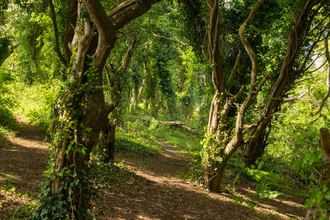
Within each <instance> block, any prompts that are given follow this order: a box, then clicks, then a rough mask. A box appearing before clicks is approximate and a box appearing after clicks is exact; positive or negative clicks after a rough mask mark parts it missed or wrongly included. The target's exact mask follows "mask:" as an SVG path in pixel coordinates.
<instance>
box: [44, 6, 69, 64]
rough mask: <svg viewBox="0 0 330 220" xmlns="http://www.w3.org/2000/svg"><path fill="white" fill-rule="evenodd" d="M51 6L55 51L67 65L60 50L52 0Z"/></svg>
mask: <svg viewBox="0 0 330 220" xmlns="http://www.w3.org/2000/svg"><path fill="white" fill-rule="evenodd" d="M48 2H49V6H50V11H51V14H52V21H53V26H54V33H55V51H56V53H57V56H58V57H59V58H60V60H61V62H62V63H63V65H64V66H67V61H66V60H65V58H64V57H63V55H62V53H61V50H60V44H59V40H58V29H57V22H56V14H55V9H54V5H53V1H52V0H48Z"/></svg>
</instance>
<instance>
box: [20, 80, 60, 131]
mask: <svg viewBox="0 0 330 220" xmlns="http://www.w3.org/2000/svg"><path fill="white" fill-rule="evenodd" d="M14 90H15V93H16V94H15V95H16V98H17V100H19V105H17V107H16V111H17V113H18V114H20V115H22V116H24V117H26V118H27V119H28V121H29V122H30V123H34V124H36V125H38V127H40V128H41V129H42V130H45V131H47V130H48V129H49V126H50V123H51V120H52V110H51V109H52V106H53V104H54V102H55V99H56V98H57V96H58V95H57V94H58V90H59V82H58V81H56V80H54V81H53V83H49V84H32V85H31V86H26V84H25V83H17V84H16V85H15V87H14Z"/></svg>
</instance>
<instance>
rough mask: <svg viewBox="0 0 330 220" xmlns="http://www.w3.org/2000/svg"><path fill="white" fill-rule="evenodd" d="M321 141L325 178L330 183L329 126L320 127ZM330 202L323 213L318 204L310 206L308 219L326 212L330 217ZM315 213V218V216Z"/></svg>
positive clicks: (317, 218)
mask: <svg viewBox="0 0 330 220" xmlns="http://www.w3.org/2000/svg"><path fill="white" fill-rule="evenodd" d="M320 141H321V149H322V152H323V157H322V160H323V164H324V167H325V176H324V179H325V180H326V183H327V184H329V179H330V136H329V130H328V129H327V128H321V129H320ZM327 206H329V203H328V204H327V205H326V212H325V213H321V212H320V211H319V210H318V206H317V204H315V205H313V206H312V207H310V209H309V210H308V211H307V214H306V220H320V219H321V216H322V214H325V215H326V216H327V217H328V218H327V219H329V218H330V213H329V211H328V207H327ZM314 215H315V218H314Z"/></svg>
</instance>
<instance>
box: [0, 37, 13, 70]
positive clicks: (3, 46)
mask: <svg viewBox="0 0 330 220" xmlns="http://www.w3.org/2000/svg"><path fill="white" fill-rule="evenodd" d="M10 43H11V41H10V39H9V38H8V37H5V36H0V64H2V63H3V62H4V61H5V60H6V59H7V57H8V56H9V54H10V53H9V46H10Z"/></svg>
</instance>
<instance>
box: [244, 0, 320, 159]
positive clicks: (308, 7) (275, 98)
mask: <svg viewBox="0 0 330 220" xmlns="http://www.w3.org/2000/svg"><path fill="white" fill-rule="evenodd" d="M319 2H320V1H318V0H312V1H303V2H302V3H301V5H300V8H299V9H297V13H296V17H295V18H294V25H293V29H292V31H291V33H290V36H289V37H288V46H287V50H286V55H285V58H284V60H283V63H282V68H281V70H280V73H279V76H278V79H277V81H276V83H275V85H274V86H273V87H272V90H271V93H270V95H269V98H268V100H267V103H266V105H265V108H264V110H263V112H262V113H261V115H260V117H259V118H258V120H257V122H256V123H255V125H256V126H254V128H253V129H252V130H251V131H250V132H249V133H250V135H249V137H248V142H249V144H248V149H247V151H246V154H245V160H246V161H248V165H251V164H254V163H255V162H256V159H257V158H259V157H261V156H262V154H263V152H264V148H265V147H266V146H265V140H263V133H264V132H265V130H266V128H267V126H269V123H271V119H272V118H273V114H274V113H275V112H277V111H278V110H279V108H280V106H281V104H282V100H283V97H284V96H285V94H286V93H287V92H288V90H289V89H290V88H291V86H292V84H293V83H294V80H295V79H296V78H297V76H298V75H299V71H298V72H294V71H293V66H294V64H295V62H296V58H297V57H298V55H299V54H298V52H299V51H300V50H301V47H302V45H303V42H304V40H305V38H306V36H307V34H306V33H308V32H309V30H310V28H311V23H312V21H313V18H314V16H316V14H317V13H315V12H313V11H312V8H313V7H314V6H315V5H316V4H318V3H319ZM311 12H312V13H311ZM310 15H311V16H310ZM311 49H313V47H311ZM307 58H308V56H307ZM305 66H306V62H303V65H302V66H301V67H300V69H305ZM263 142H264V143H263Z"/></svg>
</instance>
